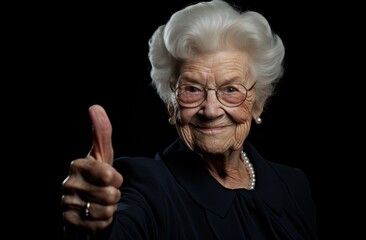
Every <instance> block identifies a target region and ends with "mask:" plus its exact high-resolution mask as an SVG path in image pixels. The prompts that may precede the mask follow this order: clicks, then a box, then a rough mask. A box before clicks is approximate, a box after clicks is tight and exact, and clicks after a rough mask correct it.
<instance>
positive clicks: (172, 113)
mask: <svg viewBox="0 0 366 240" xmlns="http://www.w3.org/2000/svg"><path fill="white" fill-rule="evenodd" d="M167 110H168V113H169V116H171V117H172V116H174V106H173V104H172V103H169V104H168V105H167Z"/></svg>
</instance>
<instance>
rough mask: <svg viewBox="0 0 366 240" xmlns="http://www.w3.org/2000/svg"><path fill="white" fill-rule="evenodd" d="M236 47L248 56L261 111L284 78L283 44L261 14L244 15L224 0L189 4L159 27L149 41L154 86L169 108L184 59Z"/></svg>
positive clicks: (250, 13) (256, 102)
mask: <svg viewBox="0 0 366 240" xmlns="http://www.w3.org/2000/svg"><path fill="white" fill-rule="evenodd" d="M233 47H234V48H235V49H238V50H242V51H244V52H246V53H247V54H248V56H249V59H250V64H249V72H250V74H251V76H252V78H254V80H255V81H256V85H255V88H254V91H255V92H256V101H255V103H254V106H253V107H254V108H256V107H263V106H264V104H265V101H266V100H267V99H268V97H269V96H270V95H272V93H273V91H274V87H275V83H276V82H277V81H278V80H279V79H280V77H281V76H282V74H283V58H284V53H285V49H284V46H283V43H282V40H281V39H280V37H279V36H278V35H276V34H274V33H273V32H272V30H271V27H270V25H269V23H268V21H267V20H266V19H265V18H264V17H263V16H262V15H261V14H259V13H257V12H253V11H244V12H241V11H239V10H238V9H236V8H234V7H233V6H232V5H230V4H228V3H227V2H224V1H221V0H212V1H210V2H200V3H197V4H194V5H190V6H187V7H185V8H183V9H182V10H180V11H177V12H176V13H174V14H173V15H172V16H171V18H170V19H169V21H168V22H167V23H166V24H165V25H161V26H160V27H158V29H157V30H156V31H155V32H154V34H153V35H152V37H151V38H150V40H149V60H150V62H151V67H152V68H151V72H150V75H151V78H152V85H153V86H154V87H155V88H156V91H157V93H158V94H159V96H160V98H161V99H162V100H163V101H164V103H165V104H169V103H171V101H172V99H173V98H172V96H173V92H172V89H171V86H175V84H176V82H177V78H178V76H177V75H178V68H179V63H180V62H181V61H183V60H187V59H190V58H192V57H193V56H194V55H195V54H202V53H214V52H216V51H219V50H224V49H231V48H233Z"/></svg>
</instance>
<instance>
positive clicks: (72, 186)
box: [61, 105, 123, 232]
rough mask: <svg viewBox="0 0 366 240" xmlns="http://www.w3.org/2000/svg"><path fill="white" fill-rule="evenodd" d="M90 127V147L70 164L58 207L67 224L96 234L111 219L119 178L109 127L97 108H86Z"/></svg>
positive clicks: (99, 108) (108, 122)
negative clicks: (114, 162)
mask: <svg viewBox="0 0 366 240" xmlns="http://www.w3.org/2000/svg"><path fill="white" fill-rule="evenodd" d="M89 115H90V119H91V122H92V125H93V129H92V131H93V146H92V147H91V150H90V152H89V153H88V155H87V156H86V157H85V158H80V159H76V160H74V161H72V162H71V164H70V173H69V175H68V176H67V177H66V179H65V180H64V182H63V184H62V190H63V196H62V200H61V205H62V208H63V218H64V221H65V222H66V223H67V224H71V225H74V226H79V227H82V228H84V229H85V230H87V231H92V232H96V231H98V230H102V229H104V228H106V227H107V226H108V225H109V224H110V223H111V222H112V220H113V215H114V213H115V211H116V209H117V202H118V201H119V199H120V197H121V192H120V190H119V187H120V186H121V185H122V182H123V177H122V175H121V174H120V173H118V172H117V171H116V170H115V169H114V168H113V166H112V163H113V146H112V125H111V123H110V121H109V118H108V116H107V113H106V112H105V110H104V109H103V108H102V107H101V106H99V105H93V106H91V107H90V108H89Z"/></svg>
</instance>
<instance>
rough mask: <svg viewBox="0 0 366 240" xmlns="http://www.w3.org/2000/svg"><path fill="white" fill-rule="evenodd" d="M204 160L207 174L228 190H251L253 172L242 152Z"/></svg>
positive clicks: (252, 186)
mask: <svg viewBox="0 0 366 240" xmlns="http://www.w3.org/2000/svg"><path fill="white" fill-rule="evenodd" d="M205 159H206V163H207V168H208V171H209V173H210V174H211V175H212V176H213V177H214V178H215V179H216V181H217V182H219V183H220V184H221V185H222V186H223V187H225V188H228V189H242V188H245V189H248V190H250V189H253V188H254V184H253V179H254V170H253V168H252V167H251V164H250V162H249V159H248V158H247V157H246V156H245V154H244V153H243V152H240V151H235V152H233V153H232V154H230V156H228V157H226V158H222V157H221V158H218V157H217V156H216V157H212V156H211V157H210V160H207V158H205Z"/></svg>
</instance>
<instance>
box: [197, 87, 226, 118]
mask: <svg viewBox="0 0 366 240" xmlns="http://www.w3.org/2000/svg"><path fill="white" fill-rule="evenodd" d="M206 92H207V96H206V99H205V101H203V103H202V104H201V113H202V114H203V115H204V116H205V117H206V118H210V119H213V118H216V117H218V116H220V115H222V114H223V113H224V111H223V109H222V104H221V103H220V101H219V100H218V99H217V96H216V89H211V88H209V89H206Z"/></svg>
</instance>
